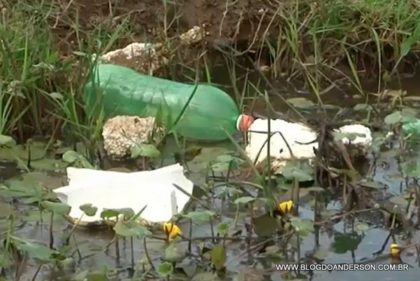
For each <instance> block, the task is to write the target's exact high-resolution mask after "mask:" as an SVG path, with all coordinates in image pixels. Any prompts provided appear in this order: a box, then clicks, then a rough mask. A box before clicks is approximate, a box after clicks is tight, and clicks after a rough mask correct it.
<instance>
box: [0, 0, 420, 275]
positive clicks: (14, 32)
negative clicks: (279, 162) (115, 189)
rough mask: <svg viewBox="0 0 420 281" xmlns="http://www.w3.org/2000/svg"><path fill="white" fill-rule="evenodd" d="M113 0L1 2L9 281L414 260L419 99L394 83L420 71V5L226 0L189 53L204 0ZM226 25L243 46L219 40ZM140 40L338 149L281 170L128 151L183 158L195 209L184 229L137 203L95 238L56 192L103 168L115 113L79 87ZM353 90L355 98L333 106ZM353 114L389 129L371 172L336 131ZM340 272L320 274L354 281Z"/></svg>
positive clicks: (229, 150)
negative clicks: (151, 219) (137, 208)
mask: <svg viewBox="0 0 420 281" xmlns="http://www.w3.org/2000/svg"><path fill="white" fill-rule="evenodd" d="M16 2H17V3H16ZM91 2H92V3H93V4H89V3H91ZM102 2H104V3H102ZM116 2H118V1H111V0H110V1H108V2H107V1H101V3H102V4H98V3H99V1H93V0H86V1H83V0H69V1H53V0H16V1H11V0H10V1H9V0H0V21H1V22H0V239H1V241H0V242H1V243H0V280H158V278H161V279H160V280H233V279H235V280H238V281H240V280H249V279H247V278H248V277H252V278H254V279H252V280H262V277H263V276H264V275H265V276H271V277H273V278H278V279H280V278H282V279H284V280H286V279H287V280H288V279H293V278H309V277H308V276H309V274H308V273H307V272H275V270H273V265H274V264H277V263H297V262H303V263H310V262H313V261H318V262H322V261H326V262H335V260H338V259H340V260H345V261H346V262H354V261H356V262H361V260H362V259H364V262H372V263H374V262H378V261H379V262H380V261H382V260H383V259H386V260H387V259H388V258H389V256H388V255H387V254H386V253H384V251H386V250H387V249H388V245H389V243H394V244H399V245H403V246H404V247H405V248H406V249H409V253H408V254H406V255H405V256H404V255H402V259H403V260H404V261H406V262H408V263H410V264H414V263H415V262H416V261H415V259H416V258H418V256H419V254H418V253H419V252H420V251H419V245H418V243H416V242H413V241H412V240H410V239H409V238H411V237H418V235H419V232H418V225H419V221H420V214H419V210H418V206H420V186H419V178H420V166H419V161H418V157H419V155H418V152H419V143H418V135H416V134H418V129H417V128H418V118H419V100H420V99H419V96H418V93H412V92H409V93H407V92H405V91H403V90H389V89H388V86H389V85H391V84H393V83H394V82H395V81H397V82H399V80H400V78H401V76H402V74H406V73H407V72H411V71H412V70H414V67H415V66H416V65H415V64H416V57H417V56H418V55H419V51H418V46H419V45H418V41H420V27H419V26H420V4H419V3H420V2H419V1H406V0H368V1H361V0H360V1H359V0H337V1H333V0H328V1H317V2H314V1H309V0H302V1H298V0H295V1H281V0H276V1H224V0H223V1H214V2H215V5H214V6H208V7H206V9H208V10H206V12H208V13H213V14H215V15H216V17H215V22H211V23H210V24H209V25H208V26H207V27H206V31H208V32H209V34H208V36H207V37H206V39H205V42H199V43H197V44H195V45H190V46H184V45H182V44H181V43H180V40H179V35H180V34H181V33H183V32H185V31H186V30H187V28H186V25H187V24H186V22H188V21H187V19H186V17H189V18H194V17H196V18H198V16H193V15H191V14H186V15H183V14H182V13H183V12H188V11H189V10H188V9H186V6H188V5H189V4H191V0H184V1H165V0H163V1H161V2H160V1H146V0H145V1H144V3H145V4H144V5H145V8H144V9H143V8H142V6H141V7H140V8H139V9H137V10H136V9H134V8H132V7H134V6H132V5H134V4H133V3H134V2H136V3H137V2H138V1H134V0H133V1H124V2H127V3H125V4H126V5H127V7H126V8H127V9H126V10H124V9H123V8H124V7H121V4H119V3H116ZM131 2H133V3H131ZM149 2H150V3H149ZM200 2H205V1H200ZM230 2H232V3H230ZM241 2H242V4H241ZM244 2H250V3H251V2H253V3H254V2H255V4H254V6H252V4H243V3H244ZM260 2H267V3H268V4H267V3H266V4H261V3H260ZM125 4H124V5H125ZM148 5H149V6H148ZM240 5H244V6H243V7H242V6H240ZM247 5H250V6H247ZM241 7H242V8H241ZM212 9H214V10H212ZM220 9H222V10H220ZM103 11H107V12H103ZM189 12H191V11H189ZM154 13H160V16H159V17H154ZM219 16H220V18H217V17H219ZM236 17H237V18H236ZM222 18H223V20H222ZM149 21H150V22H149ZM221 22H225V23H227V24H225V25H223V26H222V24H221ZM241 26H244V27H243V29H242V27H241ZM188 27H191V26H188ZM207 29H208V30H207ZM219 30H221V31H223V32H220V33H221V34H222V33H223V34H229V36H230V38H223V40H222V39H220V40H218V39H217V37H218V36H217V34H219ZM229 36H228V37H229ZM225 37H226V36H225ZM227 39H232V40H230V41H229V40H227ZM133 41H139V42H146V41H147V42H155V43H161V44H162V45H163V49H164V50H165V52H166V53H167V54H166V56H167V58H168V59H169V63H168V64H167V65H166V66H164V67H162V69H159V70H158V71H157V72H156V75H159V76H163V77H166V78H169V79H174V80H182V81H190V82H195V81H196V80H197V79H198V80H200V81H202V82H211V83H214V84H216V85H217V86H220V87H223V88H224V89H226V91H228V92H229V93H230V94H231V95H232V96H233V97H234V98H235V99H236V101H237V103H238V104H239V105H240V107H241V109H243V110H244V111H256V112H258V113H259V114H263V115H267V116H272V117H277V116H282V117H283V116H287V117H288V118H289V115H290V116H293V117H294V118H297V119H299V120H305V121H307V122H308V123H309V124H316V128H317V129H318V130H319V132H320V135H321V139H320V141H321V143H322V144H323V145H324V146H325V147H323V146H322V147H321V155H320V157H319V159H316V160H317V161H316V163H315V168H314V169H312V168H311V167H307V166H304V165H301V163H298V162H295V161H290V162H289V163H288V164H287V166H286V168H285V169H284V173H283V175H282V176H278V175H273V171H272V169H271V166H270V165H271V163H270V162H269V161H267V166H268V167H259V166H256V165H254V163H252V162H251V161H250V160H249V159H244V158H245V157H244V155H243V154H244V151H243V144H242V143H240V142H238V140H237V139H233V138H232V139H231V140H230V143H228V144H224V145H219V144H215V145H202V146H203V147H201V144H200V146H199V147H198V148H197V146H196V145H197V144H193V145H191V144H190V143H189V142H187V141H186V140H183V139H180V138H177V136H175V140H172V139H170V138H168V141H167V142H165V143H164V144H162V146H163V147H155V146H154V145H148V146H143V147H138V148H136V149H135V150H133V151H132V156H133V158H139V157H137V156H140V158H141V157H145V158H153V159H151V160H150V162H153V164H154V165H155V166H159V165H161V164H162V163H163V162H164V160H165V161H173V159H172V158H175V161H178V162H182V164H184V166H185V167H187V168H188V169H189V170H190V175H191V178H194V181H197V182H198V183H197V184H198V185H199V187H197V190H196V191H197V194H194V198H193V199H194V200H192V201H193V202H192V203H191V204H192V207H193V208H191V210H190V209H188V210H187V212H186V213H185V214H183V215H181V216H179V218H177V219H179V220H177V221H176V224H177V225H178V226H179V227H180V229H181V231H182V234H181V235H180V236H178V237H176V238H174V239H172V234H171V233H168V231H166V229H165V231H162V228H161V227H160V226H159V228H158V229H155V226H151V227H146V226H144V225H141V224H139V223H138V222H137V218H138V215H139V214H133V212H130V210H108V211H107V212H106V214H104V216H105V217H107V218H111V217H112V218H115V217H118V216H119V215H122V216H123V218H121V217H120V218H121V219H120V220H118V221H117V223H116V224H115V225H113V226H110V227H107V228H106V229H101V230H100V231H99V233H97V232H95V231H84V230H83V229H82V230H80V229H78V228H75V227H73V226H72V225H71V224H69V223H68V222H67V221H66V220H65V216H66V214H67V213H68V206H67V205H66V204H63V203H59V202H58V201H57V200H56V197H55V195H54V194H53V193H52V192H51V189H52V188H56V187H58V186H60V185H62V182H63V178H64V176H63V174H64V172H65V168H66V167H68V166H76V167H85V168H99V167H101V168H102V166H104V163H103V162H104V160H103V159H102V158H101V157H98V155H100V153H98V150H100V149H101V145H102V144H101V141H102V140H101V130H102V126H103V124H104V121H105V120H104V115H103V112H101V111H100V110H98V111H96V110H93V111H91V112H85V110H84V104H83V101H82V90H83V85H84V84H85V82H86V80H87V79H88V77H89V73H90V71H91V69H92V67H93V65H94V63H95V62H96V60H95V58H97V56H94V55H100V54H103V53H105V52H107V51H110V50H114V49H116V48H120V47H124V46H125V45H127V44H128V43H131V42H133ZM226 42H228V43H226ZM222 76H223V77H222ZM371 82H373V84H374V86H373V90H372V89H371V88H372V86H371V85H372V84H371ZM394 85H395V83H394ZM368 86H370V87H369V90H367V88H368ZM401 86H403V85H400V87H401ZM302 92H304V94H302ZM330 92H333V97H331V95H327V94H326V93H330ZM372 92H373V93H372ZM305 93H310V94H309V95H307V94H305ZM349 93H350V94H349ZM99 94H100V93H98V95H99ZM349 95H350V96H351V97H352V98H353V99H352V102H351V104H350V102H348V100H345V101H344V102H342V101H340V102H337V101H338V100H341V99H344V98H346V99H347V98H348V96H349ZM261 100H262V106H261ZM258 103H260V104H259V105H258ZM285 105H286V106H285ZM280 110H281V111H282V112H279V111H280ZM348 112H350V113H348ZM308 117H310V118H308ZM314 119H315V120H314ZM349 120H350V121H357V122H359V123H363V124H366V125H369V126H370V127H372V128H374V129H375V130H374V131H375V132H374V139H373V144H372V147H371V148H370V150H369V153H370V157H371V158H370V159H369V161H366V159H364V160H363V161H362V162H363V163H362V165H358V164H360V163H356V162H357V159H356V158H353V157H352V156H353V155H350V157H347V158H346V156H344V155H345V153H343V150H340V149H339V148H337V147H332V146H331V145H330V143H329V142H328V141H329V139H328V137H326V136H325V131H327V129H328V128H329V126H332V125H334V124H336V123H337V124H341V123H346V122H347V121H349ZM416 120H417V121H416ZM416 122H417V123H416ZM388 132H392V135H390V134H388ZM40 136H41V137H40ZM171 141H172V144H173V145H172V146H171ZM161 148H163V149H161ZM163 150H168V151H169V152H164V151H163ZM167 154H169V156H168V155H167ZM152 156H153V157H152ZM342 158H345V159H342ZM349 158H350V159H349ZM168 159H170V160H168ZM135 160H138V159H135ZM143 160H144V159H143ZM349 161H350V163H353V164H354V166H355V167H356V169H357V172H355V171H354V170H353V169H352V168H351V167H348V166H346V165H348V163H349ZM145 163H146V161H143V166H145V165H146V164H145ZM147 163H148V162H147ZM342 163H344V164H342ZM366 163H367V164H366ZM130 164H132V163H130ZM363 164H365V165H368V167H362V166H363ZM135 165H137V163H135ZM137 167H138V166H135V167H134V168H133V169H134V170H135V169H137ZM112 168H114V167H112ZM119 168H120V167H119ZM131 168H132V167H131ZM149 168H150V167H149ZM10 171H11V172H10ZM6 179H7V180H6ZM306 185H309V187H305V186H306ZM290 199H292V201H293V203H294V204H291V202H290V201H289V200H290ZM279 203H283V204H280V205H279ZM209 206H211V207H210V208H209ZM276 206H279V207H276ZM298 208H299V209H298ZM299 210H303V212H301V213H300V216H293V215H292V214H296V212H297V211H299ZM83 211H84V212H85V213H86V215H89V214H92V213H95V212H96V211H97V209H95V206H92V205H89V204H87V205H85V206H83ZM272 214H274V216H272ZM165 227H166V226H165ZM378 233H379V234H378ZM378 237H379V238H380V239H378ZM407 237H408V239H407ZM29 238H30V239H29ZM325 241H331V244H325V243H327V242H325ZM363 241H368V244H369V243H370V244H369V245H371V246H369V247H368V246H366V247H365V246H363ZM323 243H324V244H323ZM328 243H329V242H328ZM361 245H362V246H361ZM372 247H373V248H374V250H375V251H376V252H375V253H372ZM413 253H417V254H413ZM372 254H374V257H371V256H372ZM394 258H395V257H394ZM240 263H241V264H240ZM245 265H246V266H245ZM57 272H58V273H57ZM340 274H343V275H342V276H338V277H337V275H334V276H333V277H328V276H329V275H328V276H327V275H322V276H321V277H320V278H321V279H322V280H352V279H354V276H350V275H346V276H345V275H344V274H347V273H340ZM386 274H389V273H388V272H387V273H386ZM399 274H400V273H399ZM406 274H410V273H406ZM411 274H414V275H407V276H408V277H407V276H405V277H407V278H406V279H407V280H410V278H411V277H412V276H418V274H419V273H418V271H414V273H411ZM383 276H385V275H383ZM386 276H387V275H386ZM60 277H61V279H60ZM63 278H64V279H63ZM328 278H330V279H328ZM359 279H360V278H359ZM411 279H414V277H413V278H411Z"/></svg>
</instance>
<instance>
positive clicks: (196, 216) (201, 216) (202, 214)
mask: <svg viewBox="0 0 420 281" xmlns="http://www.w3.org/2000/svg"><path fill="white" fill-rule="evenodd" d="M214 215H215V213H214V212H211V211H193V212H189V213H188V214H185V215H184V217H186V218H189V219H191V220H192V221H193V222H194V223H206V222H209V221H210V219H211V218H212V217H213V216H214Z"/></svg>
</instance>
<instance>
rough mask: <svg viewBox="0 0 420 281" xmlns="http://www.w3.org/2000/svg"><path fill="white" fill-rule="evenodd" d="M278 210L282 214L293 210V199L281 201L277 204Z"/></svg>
mask: <svg viewBox="0 0 420 281" xmlns="http://www.w3.org/2000/svg"><path fill="white" fill-rule="evenodd" d="M277 208H278V211H279V212H280V213H281V214H282V215H284V214H288V213H290V212H291V211H292V210H293V201H292V200H289V201H285V202H281V203H280V204H279V205H278V207H277Z"/></svg>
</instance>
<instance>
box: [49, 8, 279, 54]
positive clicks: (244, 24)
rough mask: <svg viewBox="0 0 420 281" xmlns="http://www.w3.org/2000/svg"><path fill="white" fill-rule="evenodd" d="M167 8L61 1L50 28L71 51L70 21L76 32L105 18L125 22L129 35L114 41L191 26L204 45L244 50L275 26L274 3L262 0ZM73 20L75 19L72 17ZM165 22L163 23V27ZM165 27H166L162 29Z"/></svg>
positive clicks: (155, 36) (170, 33)
mask: <svg viewBox="0 0 420 281" xmlns="http://www.w3.org/2000/svg"><path fill="white" fill-rule="evenodd" d="M169 2H170V1H168V2H167V3H168V4H167V5H166V7H165V6H164V5H163V1H156V0H142V1H136V0H123V1H115V0H64V1H61V4H60V7H59V11H57V14H56V17H55V20H53V21H52V28H53V31H55V32H54V33H55V34H56V35H57V37H58V39H59V45H60V48H61V49H62V50H63V51H70V50H73V49H75V47H76V46H75V42H76V41H77V40H76V39H77V36H79V37H80V36H83V34H76V32H75V30H74V28H72V27H71V25H70V23H74V22H78V23H79V24H80V29H81V30H86V29H92V28H95V27H96V26H97V25H98V23H107V22H109V27H110V28H112V26H115V25H116V24H118V23H121V22H122V21H124V20H127V19H128V21H129V25H130V31H131V32H130V35H129V38H128V37H127V36H124V37H122V38H118V41H119V42H118V43H119V44H118V45H121V46H122V45H124V44H127V43H131V42H133V41H135V40H139V41H145V39H147V40H157V39H158V38H160V37H161V36H162V35H163V34H165V36H175V35H179V34H181V33H183V32H186V31H187V30H189V29H191V28H193V27H194V26H200V27H202V28H204V29H205V32H206V38H205V44H207V45H210V46H219V45H226V44H232V43H240V44H241V45H243V46H247V48H248V49H249V50H252V49H253V48H254V47H255V48H257V45H258V42H259V41H260V40H261V38H262V37H263V36H267V35H269V30H270V29H271V27H273V28H275V24H273V21H272V18H273V15H274V13H275V12H276V10H277V9H279V7H280V6H279V4H278V3H275V4H271V3H270V2H271V1H264V0H256V1H251V0H240V1H238V0H236V1H231V0H211V1H209V0H177V1H173V2H174V3H169ZM76 20H77V21H76ZM165 22H166V25H165ZM165 26H166V31H165Z"/></svg>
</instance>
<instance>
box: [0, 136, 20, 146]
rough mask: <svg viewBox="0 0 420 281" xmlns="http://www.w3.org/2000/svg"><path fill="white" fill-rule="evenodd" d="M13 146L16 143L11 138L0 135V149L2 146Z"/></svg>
mask: <svg viewBox="0 0 420 281" xmlns="http://www.w3.org/2000/svg"><path fill="white" fill-rule="evenodd" d="M15 145H16V142H15V140H14V139H13V138H12V137H10V136H6V135H0V147H2V146H7V147H13V146H15Z"/></svg>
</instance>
